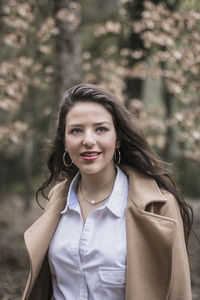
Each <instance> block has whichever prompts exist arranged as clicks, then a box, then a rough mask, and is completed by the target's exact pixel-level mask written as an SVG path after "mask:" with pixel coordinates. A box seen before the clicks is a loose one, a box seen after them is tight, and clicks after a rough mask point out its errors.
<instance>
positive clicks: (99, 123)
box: [67, 121, 110, 127]
mask: <svg viewBox="0 0 200 300" xmlns="http://www.w3.org/2000/svg"><path fill="white" fill-rule="evenodd" d="M105 123H107V124H109V125H110V122H108V121H101V122H95V123H93V125H95V126H99V125H103V124H105ZM76 126H77V127H80V126H83V124H78V123H71V124H69V125H67V127H76Z"/></svg>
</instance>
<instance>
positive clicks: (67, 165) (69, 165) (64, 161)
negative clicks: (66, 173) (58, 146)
mask: <svg viewBox="0 0 200 300" xmlns="http://www.w3.org/2000/svg"><path fill="white" fill-rule="evenodd" d="M67 153H68V152H67V151H65V152H64V153H63V163H64V165H65V166H66V167H71V165H72V164H73V160H71V162H70V163H69V164H67V163H66V160H65V155H66V154H67ZM68 155H69V154H68ZM69 158H70V156H69ZM70 159H71V158H70Z"/></svg>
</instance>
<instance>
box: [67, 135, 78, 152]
mask: <svg viewBox="0 0 200 300" xmlns="http://www.w3.org/2000/svg"><path fill="white" fill-rule="evenodd" d="M78 144H79V142H78V139H74V138H70V137H69V136H65V145H66V147H67V150H68V151H69V152H70V151H71V150H74V149H75V148H76V147H77V146H78Z"/></svg>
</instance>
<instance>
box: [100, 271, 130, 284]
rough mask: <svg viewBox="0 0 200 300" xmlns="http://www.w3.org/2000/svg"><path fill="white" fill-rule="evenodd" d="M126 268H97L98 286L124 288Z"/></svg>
mask: <svg viewBox="0 0 200 300" xmlns="http://www.w3.org/2000/svg"><path fill="white" fill-rule="evenodd" d="M125 283H126V268H104V267H99V284H100V286H102V287H106V286H107V287H110V288H111V287H115V288H117V287H118V288H122V287H125Z"/></svg>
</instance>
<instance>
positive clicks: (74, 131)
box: [70, 128, 81, 134]
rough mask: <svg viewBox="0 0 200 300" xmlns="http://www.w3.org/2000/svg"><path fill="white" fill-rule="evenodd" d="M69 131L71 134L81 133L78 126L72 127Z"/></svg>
mask: <svg viewBox="0 0 200 300" xmlns="http://www.w3.org/2000/svg"><path fill="white" fill-rule="evenodd" d="M70 133H72V134H78V133H81V129H80V128H73V129H71V131H70Z"/></svg>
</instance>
